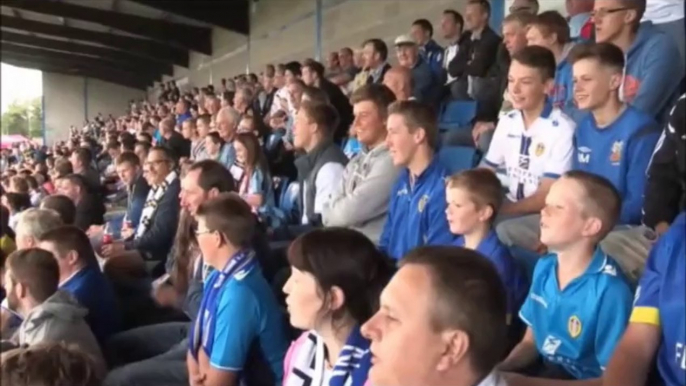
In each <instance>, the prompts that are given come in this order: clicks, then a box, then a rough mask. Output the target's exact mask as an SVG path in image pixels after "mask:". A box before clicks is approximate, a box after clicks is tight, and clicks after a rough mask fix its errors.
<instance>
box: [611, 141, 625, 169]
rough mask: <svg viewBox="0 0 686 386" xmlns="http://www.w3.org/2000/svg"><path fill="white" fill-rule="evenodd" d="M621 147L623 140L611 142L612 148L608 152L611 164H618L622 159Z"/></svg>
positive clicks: (622, 146)
mask: <svg viewBox="0 0 686 386" xmlns="http://www.w3.org/2000/svg"><path fill="white" fill-rule="evenodd" d="M622 148H624V142H623V141H615V142H614V143H613V144H612V149H611V152H610V162H612V163H613V164H618V163H619V161H621V160H622Z"/></svg>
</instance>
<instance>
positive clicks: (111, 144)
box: [107, 141, 121, 150]
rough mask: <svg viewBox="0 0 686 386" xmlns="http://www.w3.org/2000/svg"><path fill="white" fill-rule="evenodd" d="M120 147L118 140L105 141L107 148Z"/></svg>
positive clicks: (117, 148) (114, 148) (116, 148)
mask: <svg viewBox="0 0 686 386" xmlns="http://www.w3.org/2000/svg"><path fill="white" fill-rule="evenodd" d="M119 149H121V144H119V142H118V141H109V142H107V150H119Z"/></svg>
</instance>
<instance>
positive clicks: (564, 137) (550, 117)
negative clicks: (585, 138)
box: [484, 104, 576, 202]
mask: <svg viewBox="0 0 686 386" xmlns="http://www.w3.org/2000/svg"><path fill="white" fill-rule="evenodd" d="M575 128H576V124H575V123H574V121H572V119H571V118H569V117H568V116H566V115H565V114H564V113H562V112H561V111H560V110H559V109H557V108H553V107H552V105H550V104H546V107H545V108H544V109H543V113H542V114H541V116H540V117H539V118H538V119H537V120H536V121H535V122H534V123H533V125H532V126H531V127H529V128H528V129H525V128H524V119H523V117H522V113H521V111H519V110H513V111H510V112H509V113H507V114H505V115H503V116H502V117H501V118H500V120H499V121H498V126H497V127H496V129H495V133H494V134H493V140H492V141H491V146H490V148H489V149H488V154H486V158H485V160H484V162H485V164H486V165H488V166H490V167H492V168H494V169H496V170H501V169H504V171H505V181H503V185H505V186H507V188H508V194H507V198H508V199H509V200H510V201H513V202H516V201H519V200H521V199H523V198H526V197H529V196H531V195H532V194H534V193H535V192H536V190H537V189H538V185H539V184H540V181H541V179H542V178H558V177H560V176H561V175H562V174H563V173H565V172H567V171H569V170H570V169H571V167H572V155H573V154H574V142H573V138H574V129H575Z"/></svg>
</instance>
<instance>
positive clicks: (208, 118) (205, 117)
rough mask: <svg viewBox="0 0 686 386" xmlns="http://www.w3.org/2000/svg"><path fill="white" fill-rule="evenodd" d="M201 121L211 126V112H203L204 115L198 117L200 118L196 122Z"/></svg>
mask: <svg viewBox="0 0 686 386" xmlns="http://www.w3.org/2000/svg"><path fill="white" fill-rule="evenodd" d="M199 122H202V123H204V124H206V125H207V126H209V125H210V123H212V116H211V115H210V114H203V115H201V116H199V117H198V120H197V122H196V123H199Z"/></svg>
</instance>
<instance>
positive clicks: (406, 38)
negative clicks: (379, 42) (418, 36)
mask: <svg viewBox="0 0 686 386" xmlns="http://www.w3.org/2000/svg"><path fill="white" fill-rule="evenodd" d="M416 44H417V42H415V41H414V39H412V37H411V36H410V35H400V36H398V37H397V38H395V45H396V46H404V45H416Z"/></svg>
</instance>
